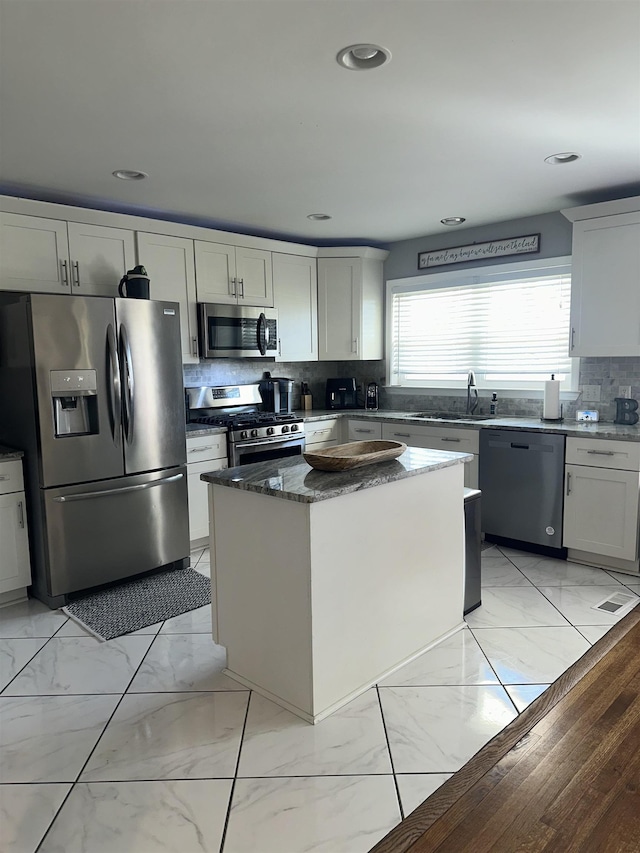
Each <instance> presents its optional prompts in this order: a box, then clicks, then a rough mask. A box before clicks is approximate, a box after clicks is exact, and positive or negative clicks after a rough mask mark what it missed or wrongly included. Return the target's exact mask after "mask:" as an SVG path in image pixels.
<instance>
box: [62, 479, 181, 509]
mask: <svg viewBox="0 0 640 853" xmlns="http://www.w3.org/2000/svg"><path fill="white" fill-rule="evenodd" d="M183 477H184V474H172V475H171V477H163V478H162V479H161V480H152V481H151V482H150V483H138V485H137V486H121V487H120V488H118V489H103V490H102V491H100V492H80V493H79V494H77V495H59V496H58V497H57V498H54V499H53V500H54V501H55V502H56V503H59V504H62V503H69V502H70V501H83V500H84V499H85V498H105V497H110V496H111V495H116V494H122V493H123V492H140V491H142V490H143V489H152V488H153V487H154V486H164V484H165V483H175V482H176V480H181V479H182V478H183Z"/></svg>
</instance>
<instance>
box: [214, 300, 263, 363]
mask: <svg viewBox="0 0 640 853" xmlns="http://www.w3.org/2000/svg"><path fill="white" fill-rule="evenodd" d="M198 334H199V339H200V357H201V358H261V357H263V356H271V357H272V358H273V356H274V355H277V353H278V311H277V309H276V308H256V307H250V306H246V305H220V304H218V303H215V304H214V303H211V302H200V303H198Z"/></svg>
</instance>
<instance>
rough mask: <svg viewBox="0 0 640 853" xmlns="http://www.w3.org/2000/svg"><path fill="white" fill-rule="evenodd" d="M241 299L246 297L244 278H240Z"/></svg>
mask: <svg viewBox="0 0 640 853" xmlns="http://www.w3.org/2000/svg"><path fill="white" fill-rule="evenodd" d="M240 299H244V279H243V278H241V279H240Z"/></svg>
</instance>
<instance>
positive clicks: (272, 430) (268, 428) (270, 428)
mask: <svg viewBox="0 0 640 853" xmlns="http://www.w3.org/2000/svg"><path fill="white" fill-rule="evenodd" d="M274 432H275V430H274V428H273V427H267V435H273V434H274Z"/></svg>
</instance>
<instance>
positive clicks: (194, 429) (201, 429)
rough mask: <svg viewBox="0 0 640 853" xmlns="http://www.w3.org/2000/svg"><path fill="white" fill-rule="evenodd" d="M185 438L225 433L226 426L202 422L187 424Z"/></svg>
mask: <svg viewBox="0 0 640 853" xmlns="http://www.w3.org/2000/svg"><path fill="white" fill-rule="evenodd" d="M186 429H187V438H196V437H197V436H199V435H220V434H221V433H222V434H226V432H227V428H226V427H219V426H202V424H187V427H186Z"/></svg>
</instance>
